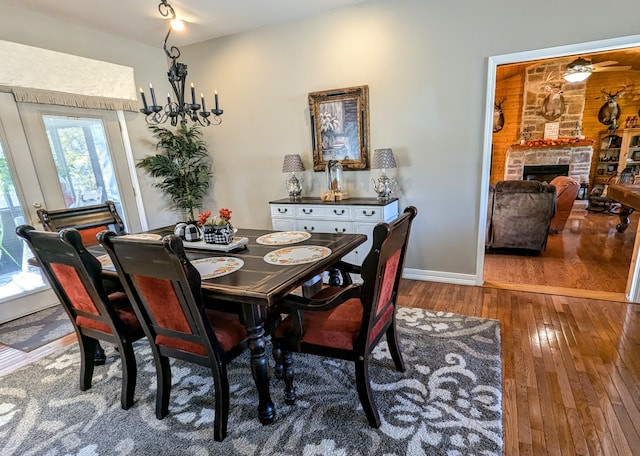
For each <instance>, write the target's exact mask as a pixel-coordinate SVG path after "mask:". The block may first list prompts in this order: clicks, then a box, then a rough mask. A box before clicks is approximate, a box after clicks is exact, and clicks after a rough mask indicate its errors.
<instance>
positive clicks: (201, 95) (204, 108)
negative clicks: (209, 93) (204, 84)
mask: <svg viewBox="0 0 640 456" xmlns="http://www.w3.org/2000/svg"><path fill="white" fill-rule="evenodd" d="M200 102H201V103H202V112H206V111H207V108H206V107H205V106H204V94H203V93H201V94H200Z"/></svg>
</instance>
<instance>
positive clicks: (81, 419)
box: [0, 308, 502, 456]
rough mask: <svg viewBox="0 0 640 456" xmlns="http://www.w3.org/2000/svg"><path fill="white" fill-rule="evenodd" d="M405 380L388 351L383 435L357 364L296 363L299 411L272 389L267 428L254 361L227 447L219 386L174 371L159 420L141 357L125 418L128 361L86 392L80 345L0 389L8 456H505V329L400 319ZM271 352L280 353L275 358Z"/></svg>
mask: <svg viewBox="0 0 640 456" xmlns="http://www.w3.org/2000/svg"><path fill="white" fill-rule="evenodd" d="M398 323H399V325H398V326H399V332H400V343H401V349H402V352H403V356H404V360H405V364H406V367H407V371H406V372H405V373H400V372H396V371H395V370H394V368H393V362H392V360H391V357H390V356H389V353H388V348H387V344H386V343H385V342H381V343H380V344H378V347H377V348H376V349H375V351H374V353H373V354H372V359H371V363H370V364H371V366H370V375H371V383H372V385H373V390H374V396H375V398H376V401H377V405H378V409H379V411H380V415H381V419H382V425H381V426H380V429H373V428H371V427H369V426H368V424H367V420H366V418H365V416H364V412H363V411H362V408H361V406H360V403H359V401H358V395H357V392H356V388H355V376H354V367H353V363H348V362H342V361H338V360H332V359H325V358H321V357H317V356H311V355H299V354H297V355H295V367H296V382H295V385H296V388H297V393H298V400H297V402H296V404H295V405H294V406H287V405H286V404H285V403H284V399H283V394H282V386H283V385H282V382H280V381H278V380H276V379H275V378H272V380H271V395H272V399H273V401H274V403H275V405H276V410H277V416H276V420H275V422H274V423H273V424H271V425H268V426H262V425H261V424H260V423H259V421H258V419H257V410H256V403H257V394H256V390H255V385H254V384H253V380H252V377H251V372H250V368H249V355H248V353H245V354H244V355H243V356H241V357H240V358H238V359H236V360H234V361H233V362H232V363H231V365H230V368H229V383H230V389H231V410H230V416H229V427H228V435H227V438H226V439H225V440H224V441H223V442H215V441H214V440H213V429H212V422H213V407H212V405H213V392H212V378H211V375H210V373H209V372H208V371H207V369H205V368H202V367H200V366H196V365H193V364H189V363H184V362H180V361H176V362H173V363H172V373H173V387H172V392H171V403H170V406H169V415H168V416H167V417H166V418H165V419H163V420H156V418H155V414H154V407H155V390H156V385H155V383H156V380H155V369H154V366H153V360H152V356H151V352H150V350H149V346H148V344H146V342H144V341H140V342H138V343H137V345H136V354H137V358H138V366H139V371H138V383H137V388H136V394H135V399H136V402H135V404H134V405H133V407H131V408H130V409H129V410H127V411H125V410H122V409H121V408H120V385H121V382H120V375H121V372H120V361H119V358H118V356H117V353H116V352H115V351H114V350H113V348H112V347H109V346H107V347H105V350H106V351H107V355H108V359H107V364H106V365H104V366H98V367H96V371H95V373H94V379H93V386H92V388H91V389H90V390H88V391H86V392H81V391H80V390H79V389H78V375H79V356H78V348H77V344H74V345H72V346H70V347H68V348H67V349H65V350H62V351H60V352H57V353H56V354H54V355H51V356H49V357H48V358H45V359H43V360H41V361H38V362H36V363H34V364H32V365H30V366H28V367H26V368H24V369H21V370H19V371H17V372H14V373H12V374H10V375H7V376H5V377H2V378H0V454H2V455H4V456H10V455H20V456H26V455H62V454H65V455H67V454H69V455H83V456H93V455H107V454H108V455H123V456H124V455H156V454H162V455H197V456H204V455H301V454H304V455H308V456H313V455H342V456H348V455H370V454H384V455H449V456H454V455H465V456H466V455H501V453H502V412H501V402H502V393H501V365H500V326H499V323H498V322H497V321H495V320H486V319H480V318H473V317H465V316H461V315H456V314H451V313H434V312H430V311H425V310H420V309H412V308H400V309H399V311H398ZM268 348H270V347H268Z"/></svg>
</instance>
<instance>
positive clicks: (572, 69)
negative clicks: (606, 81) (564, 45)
mask: <svg viewBox="0 0 640 456" xmlns="http://www.w3.org/2000/svg"><path fill="white" fill-rule="evenodd" d="M617 63H618V62H616V61H615V60H607V61H605V62H599V63H591V60H587V59H585V58H582V57H578V58H577V59H575V60H574V61H573V62H571V63H569V64H568V65H567V70H566V71H565V73H564V74H563V75H562V77H563V78H564V79H565V80H566V81H568V82H580V81H584V80H585V79H587V78H588V77H589V76H591V73H593V72H604V71H627V70H630V69H631V66H630V65H618V66H612V65H616V64H617Z"/></svg>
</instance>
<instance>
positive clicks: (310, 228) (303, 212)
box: [269, 198, 399, 265]
mask: <svg viewBox="0 0 640 456" xmlns="http://www.w3.org/2000/svg"><path fill="white" fill-rule="evenodd" d="M269 205H270V206H271V224H272V226H273V229H274V230H278V231H296V230H297V231H307V232H309V233H314V232H315V233H357V234H366V235H367V241H366V242H365V243H364V244H362V245H360V246H359V247H358V248H357V249H356V250H354V251H353V252H351V253H350V254H349V255H347V256H345V257H344V258H343V259H344V260H345V261H348V262H349V263H353V264H357V265H361V264H362V260H364V257H365V256H366V255H367V253H368V252H369V250H370V249H371V242H372V235H373V228H374V227H375V226H376V225H377V224H378V223H380V222H387V223H389V222H392V221H393V220H395V219H396V218H397V217H398V215H399V214H398V211H399V210H398V199H397V198H392V199H390V200H389V201H386V202H381V201H378V200H377V199H376V198H350V199H348V200H343V201H335V202H325V201H322V200H321V199H320V198H302V199H299V200H290V199H288V198H285V199H280V200H276V201H270V202H269Z"/></svg>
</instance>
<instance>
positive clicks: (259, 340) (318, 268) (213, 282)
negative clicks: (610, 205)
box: [89, 227, 367, 424]
mask: <svg viewBox="0 0 640 456" xmlns="http://www.w3.org/2000/svg"><path fill="white" fill-rule="evenodd" d="M146 233H152V234H159V235H161V236H165V235H168V234H173V227H165V228H160V229H155V230H150V231H147V232H146ZM269 233H274V231H271V230H256V229H239V230H238V232H237V233H236V235H235V236H236V238H243V237H246V238H247V239H248V242H247V244H246V245H244V246H241V247H239V248H238V249H235V250H232V251H229V252H224V251H212V250H202V249H199V248H193V244H191V245H190V243H189V242H184V247H185V250H186V252H187V257H188V258H189V259H190V260H192V261H193V260H197V259H199V258H206V257H212V256H215V257H221V256H224V257H235V258H239V259H241V260H242V261H243V262H244V265H243V266H242V267H241V268H240V269H239V270H237V271H235V272H233V273H230V274H227V275H224V276H221V277H217V278H213V279H203V280H202V285H201V286H202V289H203V291H205V292H206V293H207V294H208V296H209V297H212V298H214V299H218V300H222V301H227V302H228V303H229V304H230V305H232V306H237V308H238V310H239V313H240V315H241V321H242V323H243V324H244V325H245V327H246V328H247V335H248V340H249V344H248V345H249V350H250V352H251V372H252V375H253V379H254V381H255V384H256V389H257V391H258V418H259V419H260V421H261V422H262V423H263V424H269V423H271V422H273V420H274V419H275V415H276V413H275V407H274V405H273V401H272V400H271V394H270V391H269V365H268V358H267V353H266V341H265V328H264V324H265V320H266V317H267V309H268V308H270V307H273V306H275V305H277V304H278V303H279V302H280V301H281V300H282V299H283V298H284V297H285V296H287V295H288V294H289V293H291V292H292V291H294V290H296V289H297V288H298V287H301V286H302V285H304V284H305V282H307V281H310V280H311V279H313V278H314V277H316V276H318V275H319V274H322V273H323V272H324V271H325V270H327V269H328V268H330V267H331V266H332V265H333V264H335V263H336V262H337V261H339V260H340V259H341V258H342V257H344V256H345V255H347V254H348V253H349V252H351V251H352V250H354V249H355V248H356V247H358V246H359V245H361V244H363V243H364V242H365V241H366V239H367V237H366V236H365V235H363V234H346V233H336V234H331V233H312V234H311V236H310V237H309V239H307V240H304V241H302V242H299V243H295V244H288V245H264V244H260V243H258V242H256V239H258V238H259V237H261V236H263V235H267V234H269ZM295 246H322V247H327V248H329V249H330V250H331V252H330V254H329V255H328V256H326V257H324V258H321V259H318V260H315V261H312V262H306V263H299V264H294V263H289V264H270V263H268V262H267V261H266V260H265V255H267V254H268V253H270V252H274V251H275V250H278V249H281V248H287V247H295ZM89 250H91V249H89ZM93 253H94V254H96V255H97V254H99V252H98V251H95V252H93ZM102 253H104V252H102ZM104 274H105V276H108V275H109V274H115V272H108V271H106V270H105V272H104Z"/></svg>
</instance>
